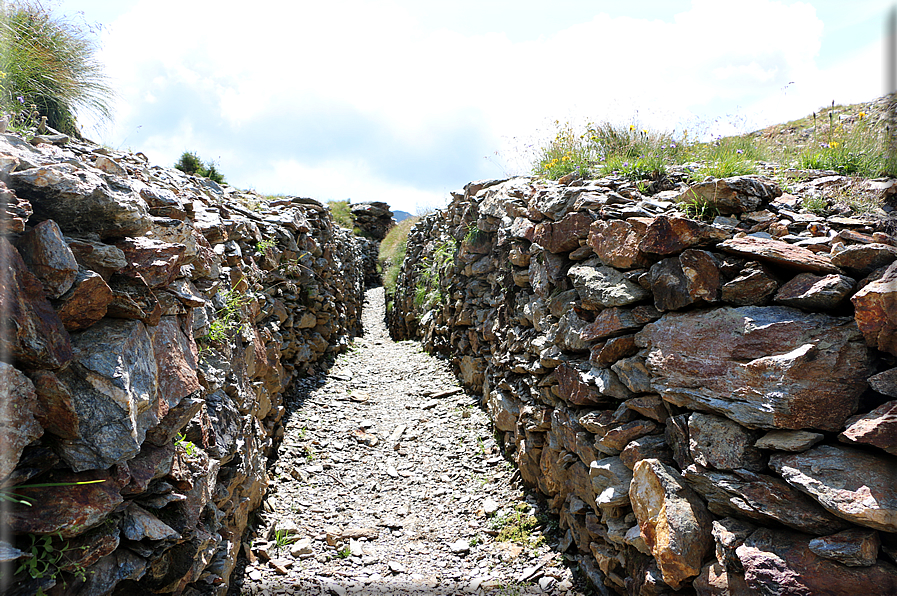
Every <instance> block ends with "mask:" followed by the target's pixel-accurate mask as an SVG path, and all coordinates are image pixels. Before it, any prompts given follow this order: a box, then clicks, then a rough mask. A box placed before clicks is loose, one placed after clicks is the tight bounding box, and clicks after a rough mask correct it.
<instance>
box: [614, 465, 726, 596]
mask: <svg viewBox="0 0 897 596" xmlns="http://www.w3.org/2000/svg"><path fill="white" fill-rule="evenodd" d="M629 498H630V501H631V502H632V510H633V511H634V512H635V516H636V518H637V519H638V524H639V529H640V530H641V533H642V537H643V538H644V539H645V543H646V544H647V546H648V548H649V549H651V554H652V555H653V556H654V558H655V560H656V561H657V566H658V568H659V569H660V572H661V575H662V577H663V581H664V582H666V583H667V584H669V586H670V587H672V588H673V589H674V590H675V589H678V588H680V587H681V586H682V585H684V584H685V582H687V581H688V580H689V579H690V578H692V577H694V576H696V575H698V573H700V572H701V567H702V566H703V565H702V562H703V560H704V557H705V556H706V555H707V554H708V553H709V552H710V550H711V549H712V548H713V538H712V536H711V533H710V532H711V523H712V519H711V517H710V514H709V513H708V512H707V509H706V507H705V506H704V504H703V502H702V501H701V499H700V497H698V495H697V494H696V493H695V492H694V491H692V490H691V489H690V488H688V486H687V485H686V484H685V483H684V482H683V481H682V479H681V477H680V476H679V474H678V473H677V472H676V471H675V470H674V469H672V468H670V467H669V466H665V465H664V464H662V463H661V462H659V461H657V460H654V459H643V460H641V461H640V462H638V463H637V464H636V465H635V468H634V469H633V471H632V484H631V485H630V488H629Z"/></svg>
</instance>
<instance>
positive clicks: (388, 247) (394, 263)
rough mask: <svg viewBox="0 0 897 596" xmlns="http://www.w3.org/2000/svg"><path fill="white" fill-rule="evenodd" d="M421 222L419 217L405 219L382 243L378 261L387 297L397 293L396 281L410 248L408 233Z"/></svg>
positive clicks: (394, 227) (390, 231)
mask: <svg viewBox="0 0 897 596" xmlns="http://www.w3.org/2000/svg"><path fill="white" fill-rule="evenodd" d="M419 220H420V218H418V217H409V218H407V219H403V220H402V221H400V222H399V223H398V224H396V225H395V226H393V228H392V229H390V230H389V232H388V233H387V234H386V237H385V238H384V239H383V240H381V241H380V254H379V256H378V261H379V263H380V268H381V269H382V270H383V286H384V287H385V288H386V293H387V295H390V296H391V295H392V294H393V292H394V291H395V287H396V279H397V278H398V276H399V271H400V270H401V268H402V261H403V260H404V259H405V251H406V249H407V246H408V233H409V232H410V231H411V228H413V227H414V224H416V223H417V222H418V221H419Z"/></svg>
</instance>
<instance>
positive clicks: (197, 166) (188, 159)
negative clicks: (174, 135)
mask: <svg viewBox="0 0 897 596" xmlns="http://www.w3.org/2000/svg"><path fill="white" fill-rule="evenodd" d="M174 167H175V168H176V169H178V170H180V171H182V172H184V173H185V174H190V175H191V176H202V177H203V178H208V179H209V180H211V181H213V182H217V183H218V184H225V181H224V174H222V173H221V172H219V171H218V166H217V165H216V164H215V162H214V161H209V162H207V163H204V162H203V161H202V160H201V159H200V158H199V156H198V155H197V154H196V153H194V152H192V151H184V152H183V153H182V154H181V157H180V159H178V161H177V163H175V164H174Z"/></svg>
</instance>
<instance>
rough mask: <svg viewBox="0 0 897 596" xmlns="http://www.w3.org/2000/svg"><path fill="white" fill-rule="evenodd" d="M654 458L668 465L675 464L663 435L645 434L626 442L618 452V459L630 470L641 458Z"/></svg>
mask: <svg viewBox="0 0 897 596" xmlns="http://www.w3.org/2000/svg"><path fill="white" fill-rule="evenodd" d="M649 458H650V459H656V460H659V461H660V462H661V463H664V464H666V465H668V466H672V465H674V464H675V462H674V461H673V452H672V451H670V448H669V446H668V445H667V443H666V439H664V437H663V435H645V436H642V437H639V438H637V439H633V440H632V441H629V443H627V444H626V447H624V448H623V451H622V452H621V453H620V461H622V462H623V465H624V466H626V467H627V468H629V469H630V470H631V469H632V468H634V467H635V464H637V463H638V462H639V461H641V460H643V459H649Z"/></svg>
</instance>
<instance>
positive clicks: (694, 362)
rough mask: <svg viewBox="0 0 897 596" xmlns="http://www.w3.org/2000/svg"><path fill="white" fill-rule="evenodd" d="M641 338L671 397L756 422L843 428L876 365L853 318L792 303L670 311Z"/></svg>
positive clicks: (659, 386) (655, 380) (657, 381)
mask: <svg viewBox="0 0 897 596" xmlns="http://www.w3.org/2000/svg"><path fill="white" fill-rule="evenodd" d="M636 344H637V345H639V346H641V347H645V348H647V356H646V358H645V364H646V366H647V367H648V370H649V371H650V372H651V374H652V385H653V387H654V390H655V391H657V392H658V393H659V394H660V395H661V397H663V399H664V400H666V401H669V402H671V403H673V404H676V405H679V406H684V407H689V408H691V409H700V410H705V411H706V410H709V411H711V412H713V413H717V414H721V415H723V416H726V417H727V418H730V419H731V420H734V421H735V422H738V423H739V424H741V425H742V426H746V427H748V428H761V429H789V430H802V429H818V430H826V431H840V430H841V429H842V428H843V425H844V421H845V420H846V419H847V418H848V416H850V415H852V414H853V413H854V412H855V411H856V408H857V405H858V400H859V396H860V395H861V394H862V392H863V391H864V390H865V387H866V378H867V377H868V376H869V371H870V369H871V357H870V354H869V353H868V351H867V349H866V348H865V346H864V345H863V344H862V342H861V341H860V334H859V332H858V330H857V328H856V326H855V324H854V322H853V320H852V319H850V318H846V317H830V316H828V315H823V314H811V313H804V312H802V311H799V310H797V309H793V308H789V307H784V306H766V307H755V306H744V307H739V308H728V307H727V308H719V309H715V310H712V311H707V312H687V313H667V314H666V315H664V316H663V318H661V319H660V320H659V321H657V322H655V323H651V324H648V325H646V326H645V327H644V329H642V330H641V331H640V332H639V333H638V334H636Z"/></svg>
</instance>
